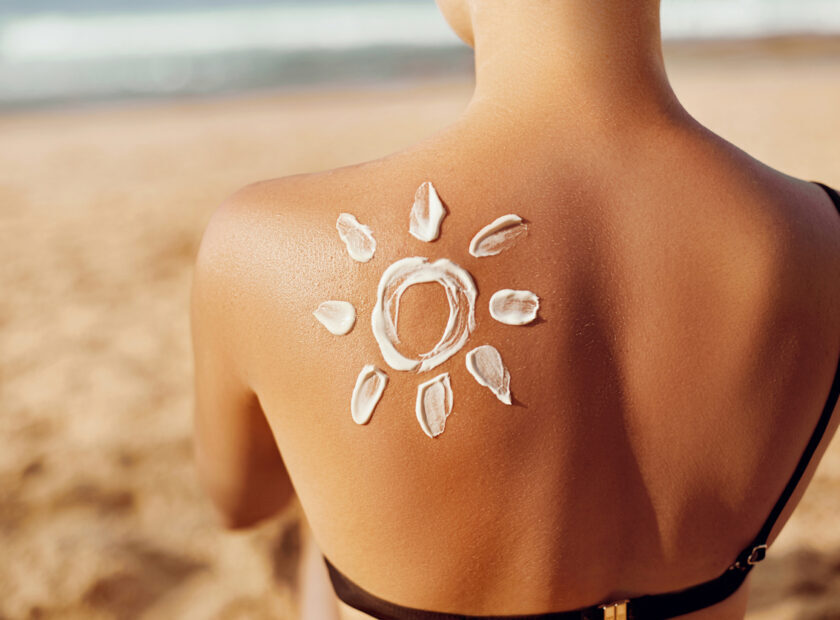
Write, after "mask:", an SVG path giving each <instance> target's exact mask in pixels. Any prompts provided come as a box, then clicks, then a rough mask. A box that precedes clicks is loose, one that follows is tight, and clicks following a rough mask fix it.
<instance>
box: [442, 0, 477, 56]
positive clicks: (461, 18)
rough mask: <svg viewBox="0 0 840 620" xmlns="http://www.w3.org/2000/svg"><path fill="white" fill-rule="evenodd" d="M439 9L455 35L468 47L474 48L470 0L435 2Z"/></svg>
mask: <svg viewBox="0 0 840 620" xmlns="http://www.w3.org/2000/svg"><path fill="white" fill-rule="evenodd" d="M435 2H437V5H438V9H440V12H441V13H443V17H444V19H445V20H446V21H447V23H448V24H449V26H450V28H452V30H454V31H455V34H457V35H458V37H459V38H460V39H461V40H462V41H463V42H464V43H466V44H467V45H469V46H470V47H474V42H473V29H472V17H471V16H470V7H469V2H468V0H435Z"/></svg>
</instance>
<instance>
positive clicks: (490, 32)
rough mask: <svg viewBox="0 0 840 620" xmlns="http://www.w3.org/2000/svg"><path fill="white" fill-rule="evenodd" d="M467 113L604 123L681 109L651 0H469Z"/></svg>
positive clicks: (656, 7)
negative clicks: (471, 58)
mask: <svg viewBox="0 0 840 620" xmlns="http://www.w3.org/2000/svg"><path fill="white" fill-rule="evenodd" d="M471 12H472V24H473V38H474V46H475V65H476V88H475V93H474V95H473V99H472V101H471V102H470V106H469V107H468V110H467V111H468V112H476V111H486V110H489V111H491V112H492V113H493V114H495V115H498V114H501V115H502V116H509V117H511V119H512V120H514V121H515V122H516V123H517V124H520V123H527V122H529V121H533V122H535V123H539V124H540V125H541V126H542V127H545V126H546V125H552V124H558V125H566V124H568V123H570V122H574V124H575V125H577V126H580V125H582V124H584V125H585V124H587V123H588V122H592V123H597V124H602V123H604V122H606V123H609V124H613V123H616V122H625V121H628V120H631V121H634V122H636V121H641V122H645V120H647V119H649V118H651V117H650V115H654V116H655V115H660V116H661V115H663V114H672V113H674V112H675V111H681V108H680V106H679V103H678V102H677V100H676V97H675V95H674V93H673V91H672V90H671V86H670V84H669V83H668V78H667V76H666V74H665V67H664V62H663V59H662V46H661V38H660V30H659V4H658V2H657V1H656V0H597V1H594V2H593V1H592V0H529V1H528V2H523V1H522V0H494V1H492V2H474V3H473V4H472V6H471Z"/></svg>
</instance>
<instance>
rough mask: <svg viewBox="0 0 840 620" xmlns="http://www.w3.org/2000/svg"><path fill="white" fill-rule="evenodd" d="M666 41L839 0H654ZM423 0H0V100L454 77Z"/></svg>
mask: <svg viewBox="0 0 840 620" xmlns="http://www.w3.org/2000/svg"><path fill="white" fill-rule="evenodd" d="M663 29H664V33H665V37H666V38H671V39H685V38H715V37H727V38H732V37H758V36H766V35H778V34H791V33H818V34H834V33H840V0H664V2H663ZM471 66H472V54H471V51H470V50H469V49H468V48H467V47H466V46H464V45H463V44H462V43H461V42H460V41H459V40H458V39H457V38H456V37H455V35H454V34H453V33H452V32H451V31H450V30H449V28H448V26H447V25H446V23H445V22H444V20H443V18H442V17H441V15H440V14H439V12H438V10H437V7H436V6H435V3H434V1H433V0H274V1H273V2H253V0H252V1H251V2H236V1H235V0H0V109H2V108H9V107H22V106H32V105H45V104H56V103H62V102H69V101H83V100H107V99H117V98H141V97H150V96H151V97H156V96H157V97H159V96H171V95H189V94H195V95H200V94H206V93H220V92H238V91H242V90H249V89H256V88H278V87H280V88H282V87H294V86H300V85H304V84H318V83H324V82H330V83H335V82H359V81H383V80H393V79H400V78H406V77H413V76H420V75H446V74H453V73H463V72H465V71H468V70H469V68H470V67H471Z"/></svg>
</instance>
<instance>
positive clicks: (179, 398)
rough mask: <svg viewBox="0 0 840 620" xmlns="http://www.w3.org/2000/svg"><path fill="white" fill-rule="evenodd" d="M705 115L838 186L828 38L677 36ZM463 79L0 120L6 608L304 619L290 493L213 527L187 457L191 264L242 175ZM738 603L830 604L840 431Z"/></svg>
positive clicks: (390, 123)
mask: <svg viewBox="0 0 840 620" xmlns="http://www.w3.org/2000/svg"><path fill="white" fill-rule="evenodd" d="M667 55H668V58H669V70H670V74H671V77H672V81H673V83H674V87H675V89H676V91H677V93H678V95H679V96H680V97H681V99H682V101H683V103H684V104H685V106H686V107H687V108H688V110H689V111H691V112H692V113H693V114H694V115H695V116H696V117H697V118H698V119H699V120H700V121H701V122H703V123H704V124H706V125H707V126H709V127H710V128H711V129H713V130H714V131H716V132H717V133H719V134H721V135H722V136H724V137H725V138H727V139H729V140H730V141H732V142H734V143H735V144H737V145H738V146H740V147H741V148H743V149H744V150H746V151H747V152H749V153H751V154H752V155H754V156H755V157H757V158H758V159H761V160H762V161H764V162H766V163H768V164H769V165H771V166H773V167H775V168H777V169H780V170H782V171H784V172H787V173H789V174H792V175H794V176H798V177H802V178H806V179H812V180H819V181H822V182H825V183H828V184H832V185H834V186H838V187H840V40H838V39H833V38H816V39H815V38H785V39H773V40H764V41H753V42H742V43H738V42H733V43H711V42H706V43H694V44H691V43H682V44H672V45H671V46H670V47H669V48H668V50H667ZM471 86H472V84H471V80H470V78H468V77H466V76H465V77H463V78H447V80H445V81H416V82H399V83H397V82H392V83H386V84H383V85H379V86H368V87H347V88H342V89H341V90H329V89H324V88H321V89H309V90H306V91H300V92H292V93H283V94H254V95H247V96H238V97H230V98H216V99H206V100H205V99H193V100H186V99H185V100H178V101H174V102H172V101H170V102H157V103H143V104H120V105H118V106H110V107H106V106H99V107H94V106H89V107H86V108H77V109H72V110H55V111H36V112H16V113H9V114H6V115H4V116H0V274H2V294H0V618H5V619H18V618H32V619H36V618H86V619H87V618H91V619H97V618H115V619H122V618H127V619H128V618H179V619H180V618H185V619H193V618H195V619H206V618H219V619H228V618H230V619H233V618H242V619H246V618H247V619H251V618H254V619H261V618H281V619H292V618H295V617H296V613H295V609H296V595H295V592H296V578H295V572H296V566H297V561H298V557H299V552H300V538H301V526H300V512H299V510H298V509H297V508H293V509H291V510H290V511H289V512H288V513H287V514H286V515H284V516H283V517H282V518H280V519H278V520H275V521H272V522H269V523H266V524H264V525H263V526H261V527H260V528H258V529H257V530H255V531H252V532H246V533H234V534H231V533H225V532H223V531H221V529H219V527H218V526H217V522H216V520H215V515H214V514H213V512H212V509H211V507H210V505H209V503H208V501H207V500H206V499H205V498H204V497H203V495H202V494H201V493H200V491H199V489H198V486H197V481H196V479H195V475H194V472H193V469H192V462H191V444H190V441H191V440H190V435H191V399H192V394H191V389H192V386H191V358H190V344H189V321H188V298H189V284H190V276H191V266H192V260H193V257H194V254H195V252H196V249H197V246H198V242H199V239H200V236H201V233H202V230H203V227H204V225H205V224H206V222H207V220H208V219H209V217H210V215H211V213H212V211H213V209H214V207H215V206H216V205H217V204H219V202H221V200H222V199H223V198H224V197H226V196H227V195H229V194H230V193H232V192H233V191H234V190H236V189H237V188H239V187H241V186H242V185H245V184H247V183H249V182H252V181H255V180H259V179H265V178H271V177H278V176H285V175H289V174H294V173H300V172H308V171H315V170H323V169H328V168H333V167H336V166H342V165H346V164H351V163H355V162H359V161H363V160H367V159H373V158H376V157H379V156H382V155H385V154H388V153H390V152H393V151H395V150H398V149H400V148H402V147H404V146H407V145H409V144H411V143H412V142H414V141H417V140H419V139H422V138H424V137H426V136H428V135H430V134H432V133H434V132H435V131H436V130H438V129H439V128H441V127H443V126H445V125H447V124H449V123H451V122H452V121H453V120H454V119H455V118H456V117H457V115H458V114H459V113H460V112H461V110H462V109H463V108H464V106H465V105H466V103H467V101H468V99H469V96H470V93H471ZM754 575H755V577H754V580H753V581H754V583H753V598H752V605H751V612H750V615H749V618H750V619H751V620H765V619H768V620H769V619H773V620H775V619H787V618H791V619H793V618H797V619H808V620H817V619H829V618H840V437H838V438H836V439H835V441H834V443H833V444H832V446H831V447H830V449H829V452H828V453H827V455H826V456H825V458H824V460H823V462H822V464H821V466H820V469H819V471H818V473H817V476H816V478H815V479H814V481H813V483H812V484H811V488H810V489H809V491H808V493H807V494H806V496H805V498H804V500H803V501H802V504H801V505H800V507H799V509H798V510H797V511H796V513H795V514H794V517H793V518H792V520H791V521H790V523H789V525H788V526H787V528H786V530H785V531H784V533H783V534H782V536H781V537H780V538H779V540H778V541H777V543H776V544H775V545H774V547H773V548H772V549H771V553H770V555H769V558H768V560H767V561H766V562H765V563H764V564H763V565H762V566H760V567H759V568H758V569H757V570H756V571H755V572H754Z"/></svg>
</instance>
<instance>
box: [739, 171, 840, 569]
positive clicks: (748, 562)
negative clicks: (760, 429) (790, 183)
mask: <svg viewBox="0 0 840 620" xmlns="http://www.w3.org/2000/svg"><path fill="white" fill-rule="evenodd" d="M815 185H818V186H820V187H821V188H822V189H823V190H824V191H825V193H826V194H828V197H829V198H831V201H832V202H833V203H834V206H835V207H837V212H838V213H840V194H838V193H837V192H836V191H835V190H833V189H832V188H830V187H828V186H827V185H823V184H822V183H816V182H815ZM838 396H840V361H839V362H838V364H837V370H836V371H835V373H834V381H833V382H832V384H831V390H830V392H829V394H828V400H827V401H826V403H825V407H824V408H823V411H822V415H820V419H819V421H818V422H817V427H816V428H815V429H814V432H813V433H812V434H811V439H810V440H809V441H808V445H807V446H805V451H804V452H803V453H802V456H801V457H800V459H799V462H798V463H797V464H796V469H795V470H794V471H793V475H792V476H791V477H790V480H788V483H787V486H785V489H784V491H782V495H781V497H779V499H778V501H776V504H775V506H773V510H771V511H770V515H769V516H768V517H767V520H766V521H765V522H764V526H763V527H762V528H761V531H760V532H759V533H758V536H756V537H755V539H754V540H753V541H752V543H751V544H750V545H749V546H748V547H747V548H746V549H744V550H743V551H742V552H741V553H740V555H739V556H738V559H737V560H735V563H734V564H733V565H732V566H733V567H734V568H740V567H745V566H752V565H753V564H755V563H756V562H760V561H761V560H763V559H764V556H765V554H766V552H767V539H768V538H769V537H770V531H771V530H772V529H773V526H774V525H776V521H778V520H779V516H780V515H781V514H782V511H783V510H784V509H785V506H786V505H787V503H788V501H790V498H791V496H792V495H793V493H794V491H795V490H796V486H797V485H798V484H799V481H800V480H802V476H803V475H805V470H806V469H807V468H808V465H809V464H810V462H811V459H812V458H813V457H814V453H815V452H816V451H817V447H818V446H819V444H820V441H821V440H822V438H823V435H825V431H826V429H827V428H828V422H829V420H830V419H831V413H832V412H833V411H834V407H835V406H836V405H837V400H838Z"/></svg>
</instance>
